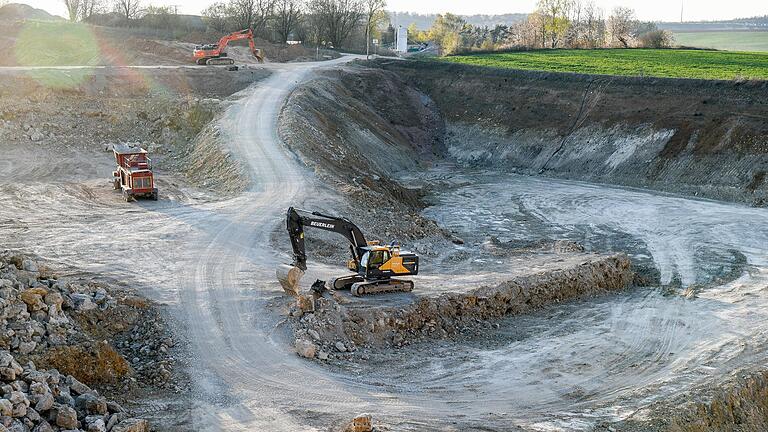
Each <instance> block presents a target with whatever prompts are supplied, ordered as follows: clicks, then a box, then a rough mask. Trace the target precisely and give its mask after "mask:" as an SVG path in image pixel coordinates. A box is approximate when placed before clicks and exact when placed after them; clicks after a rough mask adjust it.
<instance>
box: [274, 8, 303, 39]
mask: <svg viewBox="0 0 768 432" xmlns="http://www.w3.org/2000/svg"><path fill="white" fill-rule="evenodd" d="M300 19H301V4H300V3H299V2H298V0H277V5H276V6H275V24H274V25H275V32H276V33H277V35H278V36H280V42H287V41H288V37H289V36H290V35H291V33H292V32H293V31H295V30H296V29H297V27H298V25H299V20H300Z"/></svg>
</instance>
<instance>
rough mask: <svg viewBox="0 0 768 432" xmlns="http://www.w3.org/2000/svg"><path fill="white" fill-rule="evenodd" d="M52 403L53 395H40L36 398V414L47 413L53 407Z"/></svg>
mask: <svg viewBox="0 0 768 432" xmlns="http://www.w3.org/2000/svg"><path fill="white" fill-rule="evenodd" d="M53 403H54V400H53V394H51V393H46V394H43V395H40V396H39V397H38V398H37V403H35V410H36V411H38V412H44V411H48V410H49V409H51V408H52V407H53Z"/></svg>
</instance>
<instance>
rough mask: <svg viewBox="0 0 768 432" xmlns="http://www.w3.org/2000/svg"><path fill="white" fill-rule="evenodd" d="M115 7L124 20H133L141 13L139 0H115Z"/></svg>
mask: <svg viewBox="0 0 768 432" xmlns="http://www.w3.org/2000/svg"><path fill="white" fill-rule="evenodd" d="M115 9H116V10H117V11H118V12H119V13H120V14H121V15H122V16H123V18H125V20H126V21H131V20H134V19H136V18H139V13H141V0H116V1H115Z"/></svg>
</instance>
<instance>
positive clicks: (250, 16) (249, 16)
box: [227, 0, 256, 30]
mask: <svg viewBox="0 0 768 432" xmlns="http://www.w3.org/2000/svg"><path fill="white" fill-rule="evenodd" d="M227 6H228V7H227V10H228V15H229V16H230V18H231V19H232V21H233V22H234V24H235V26H236V27H237V28H238V29H241V30H242V29H250V28H253V21H254V14H255V13H256V0H231V1H230V2H229V4H228V5H227Z"/></svg>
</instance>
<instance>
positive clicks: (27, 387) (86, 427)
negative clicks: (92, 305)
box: [0, 351, 149, 432]
mask: <svg viewBox="0 0 768 432" xmlns="http://www.w3.org/2000/svg"><path fill="white" fill-rule="evenodd" d="M0 394H2V398H1V399H0V432H5V431H13V432H22V431H24V432H28V431H31V432H54V431H87V432H145V431H148V430H149V425H148V424H147V421H146V420H143V419H136V418H129V416H128V414H127V413H126V411H125V410H124V409H123V408H122V407H121V406H120V405H119V404H117V403H115V402H111V401H108V400H106V399H105V398H104V397H103V396H101V395H99V392H98V391H96V390H93V389H91V388H90V387H88V386H87V385H85V384H83V383H81V382H80V381H78V380H77V379H76V378H75V377H73V376H71V375H68V376H65V375H62V374H60V373H59V371H57V370H56V369H50V370H38V369H36V368H35V365H34V363H32V362H29V363H28V364H27V366H25V367H22V366H21V365H19V363H18V362H17V361H16V360H15V359H14V357H13V355H12V354H11V353H10V352H8V351H0Z"/></svg>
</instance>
